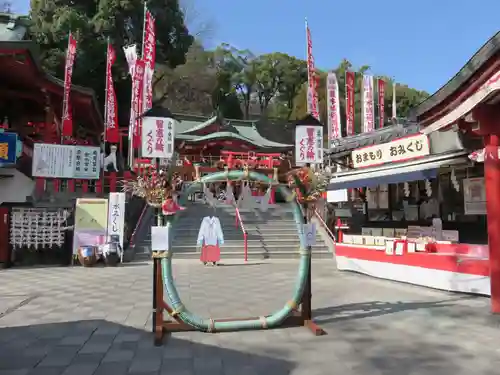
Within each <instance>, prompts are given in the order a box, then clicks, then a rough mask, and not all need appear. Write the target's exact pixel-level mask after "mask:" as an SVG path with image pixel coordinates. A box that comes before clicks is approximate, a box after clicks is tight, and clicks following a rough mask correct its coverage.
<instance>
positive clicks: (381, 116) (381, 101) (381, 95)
mask: <svg viewBox="0 0 500 375" xmlns="http://www.w3.org/2000/svg"><path fill="white" fill-rule="evenodd" d="M377 93H378V127H379V128H383V127H384V123H385V81H384V80H383V79H378V80H377Z"/></svg>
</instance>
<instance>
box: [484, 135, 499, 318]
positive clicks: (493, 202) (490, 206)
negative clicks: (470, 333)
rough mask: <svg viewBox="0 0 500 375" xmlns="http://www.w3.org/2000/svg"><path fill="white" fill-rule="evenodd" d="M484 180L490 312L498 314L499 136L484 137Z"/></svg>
mask: <svg viewBox="0 0 500 375" xmlns="http://www.w3.org/2000/svg"><path fill="white" fill-rule="evenodd" d="M484 138H485V139H484V141H485V142H484V143H485V146H486V147H485V148H486V150H485V151H486V152H485V156H486V157H485V161H484V181H485V186H486V209H487V213H488V216H487V221H488V245H489V249H490V278H491V281H490V282H491V312H492V313H494V314H500V163H499V160H498V147H499V146H500V139H499V136H498V135H496V134H492V135H489V136H485V137H484Z"/></svg>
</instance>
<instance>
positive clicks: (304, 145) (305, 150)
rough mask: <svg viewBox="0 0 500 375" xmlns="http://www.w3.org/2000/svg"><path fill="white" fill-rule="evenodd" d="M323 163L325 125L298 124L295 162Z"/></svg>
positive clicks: (302, 163) (297, 163) (301, 163)
mask: <svg viewBox="0 0 500 375" xmlns="http://www.w3.org/2000/svg"><path fill="white" fill-rule="evenodd" d="M307 163H311V164H322V163H323V127H321V126H307V125H305V126H297V127H296V128H295V164H296V165H304V164H307Z"/></svg>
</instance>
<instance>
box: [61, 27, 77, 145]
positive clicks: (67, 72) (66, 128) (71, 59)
mask: <svg viewBox="0 0 500 375" xmlns="http://www.w3.org/2000/svg"><path fill="white" fill-rule="evenodd" d="M75 58H76V39H75V38H73V35H72V34H71V33H70V34H69V37H68V50H67V51H66V65H65V67H64V93H63V113H62V135H63V136H64V137H71V136H72V135H73V114H72V113H71V102H70V100H71V99H70V93H71V81H72V78H73V66H74V65H75Z"/></svg>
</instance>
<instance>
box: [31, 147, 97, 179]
mask: <svg viewBox="0 0 500 375" xmlns="http://www.w3.org/2000/svg"><path fill="white" fill-rule="evenodd" d="M100 161H101V157H100V149H99V147H91V146H73V145H53V144H45V143H35V145H34V147H33V163H32V164H33V166H32V174H33V177H46V178H78V179H90V180H97V179H99V172H100V168H101V165H100Z"/></svg>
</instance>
